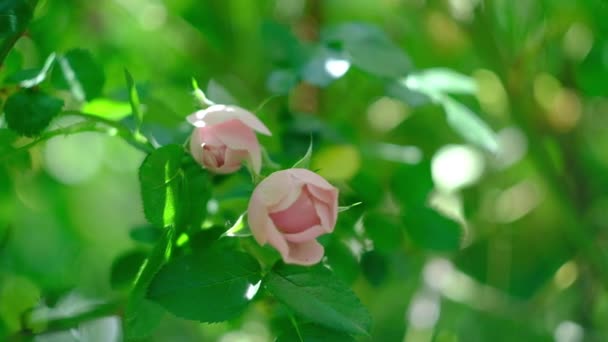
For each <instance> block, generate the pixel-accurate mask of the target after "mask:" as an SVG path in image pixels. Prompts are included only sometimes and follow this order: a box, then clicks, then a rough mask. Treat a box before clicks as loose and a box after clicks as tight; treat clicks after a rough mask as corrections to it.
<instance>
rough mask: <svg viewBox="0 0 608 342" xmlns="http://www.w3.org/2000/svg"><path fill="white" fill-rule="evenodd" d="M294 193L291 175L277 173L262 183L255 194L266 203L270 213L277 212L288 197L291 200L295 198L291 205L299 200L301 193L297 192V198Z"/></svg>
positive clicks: (282, 172) (281, 172) (284, 172)
mask: <svg viewBox="0 0 608 342" xmlns="http://www.w3.org/2000/svg"><path fill="white" fill-rule="evenodd" d="M292 192H295V191H294V186H293V182H292V178H291V176H290V175H289V173H288V172H286V171H277V172H274V173H272V174H270V175H269V176H268V177H266V178H265V179H264V180H263V181H261V182H260V184H258V186H257V187H256V188H255V190H254V192H253V194H254V195H256V196H257V197H258V198H259V200H260V201H262V202H263V203H264V205H265V208H264V209H265V210H266V208H268V210H269V211H275V210H276V208H275V206H277V205H278V204H279V203H282V202H284V201H285V198H286V197H287V196H290V198H292V197H293V201H291V202H290V203H289V205H291V203H293V202H294V201H295V200H296V199H297V198H298V196H299V192H297V194H296V196H293V193H292ZM252 196H253V195H252ZM287 207H289V206H285V208H287Z"/></svg>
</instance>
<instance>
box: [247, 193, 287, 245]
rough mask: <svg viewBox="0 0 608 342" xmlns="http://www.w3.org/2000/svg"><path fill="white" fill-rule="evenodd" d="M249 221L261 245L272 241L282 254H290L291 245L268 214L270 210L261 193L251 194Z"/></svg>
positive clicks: (248, 212) (248, 209)
mask: <svg viewBox="0 0 608 342" xmlns="http://www.w3.org/2000/svg"><path fill="white" fill-rule="evenodd" d="M247 222H248V223H249V228H250V229H251V233H252V234H253V237H254V238H255V240H256V241H257V242H258V243H259V244H260V245H265V244H266V243H270V244H271V245H272V246H273V247H274V248H276V249H277V251H279V253H281V255H288V253H289V246H288V244H287V241H285V238H283V235H282V234H281V233H280V232H279V231H278V230H277V228H276V227H275V226H274V224H273V223H272V220H271V219H270V217H269V216H268V211H267V210H266V206H265V205H264V202H263V200H262V199H261V198H260V197H259V193H256V191H254V193H253V194H252V195H251V199H250V200H249V205H248V207H247Z"/></svg>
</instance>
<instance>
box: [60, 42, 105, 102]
mask: <svg viewBox="0 0 608 342" xmlns="http://www.w3.org/2000/svg"><path fill="white" fill-rule="evenodd" d="M57 66H58V67H56V68H54V69H53V73H52V75H51V77H52V78H51V81H52V82H53V85H54V86H55V87H57V88H59V89H69V90H70V91H71V92H72V94H73V95H74V97H75V98H76V99H77V100H79V101H84V100H87V101H90V100H92V99H94V98H96V97H98V96H99V95H101V92H102V90H103V85H104V83H105V76H104V73H103V68H102V67H101V66H100V65H99V64H98V63H97V62H96V61H95V60H94V58H93V56H92V55H91V53H90V52H88V51H86V50H82V49H74V50H70V51H68V52H67V53H66V54H65V55H64V56H60V57H58V58H57Z"/></svg>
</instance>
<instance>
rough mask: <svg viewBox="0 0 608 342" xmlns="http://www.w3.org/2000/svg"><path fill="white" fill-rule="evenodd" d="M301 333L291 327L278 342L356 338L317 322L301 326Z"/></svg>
mask: <svg viewBox="0 0 608 342" xmlns="http://www.w3.org/2000/svg"><path fill="white" fill-rule="evenodd" d="M299 330H300V334H299V335H298V331H296V330H295V329H290V330H288V331H286V332H284V333H283V334H281V335H280V336H279V337H278V338H277V340H276V342H294V341H302V342H354V341H355V339H354V338H352V337H351V336H350V335H348V334H345V333H343V332H339V331H335V330H332V329H328V328H325V327H322V326H319V325H316V324H306V325H300V326H299ZM300 338H301V339H300Z"/></svg>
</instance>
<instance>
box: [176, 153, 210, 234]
mask: <svg viewBox="0 0 608 342" xmlns="http://www.w3.org/2000/svg"><path fill="white" fill-rule="evenodd" d="M190 165H191V166H192V167H189V168H187V169H185V170H184V177H183V180H182V186H181V191H180V193H179V200H178V204H179V207H178V215H179V221H180V224H182V225H183V226H184V227H186V226H190V227H191V228H192V230H194V231H195V230H199V229H200V228H201V226H202V224H203V221H204V220H205V218H206V217H207V202H208V201H209V199H210V198H211V180H210V179H209V174H208V173H207V171H205V170H203V169H202V168H201V167H199V166H198V164H190Z"/></svg>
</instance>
